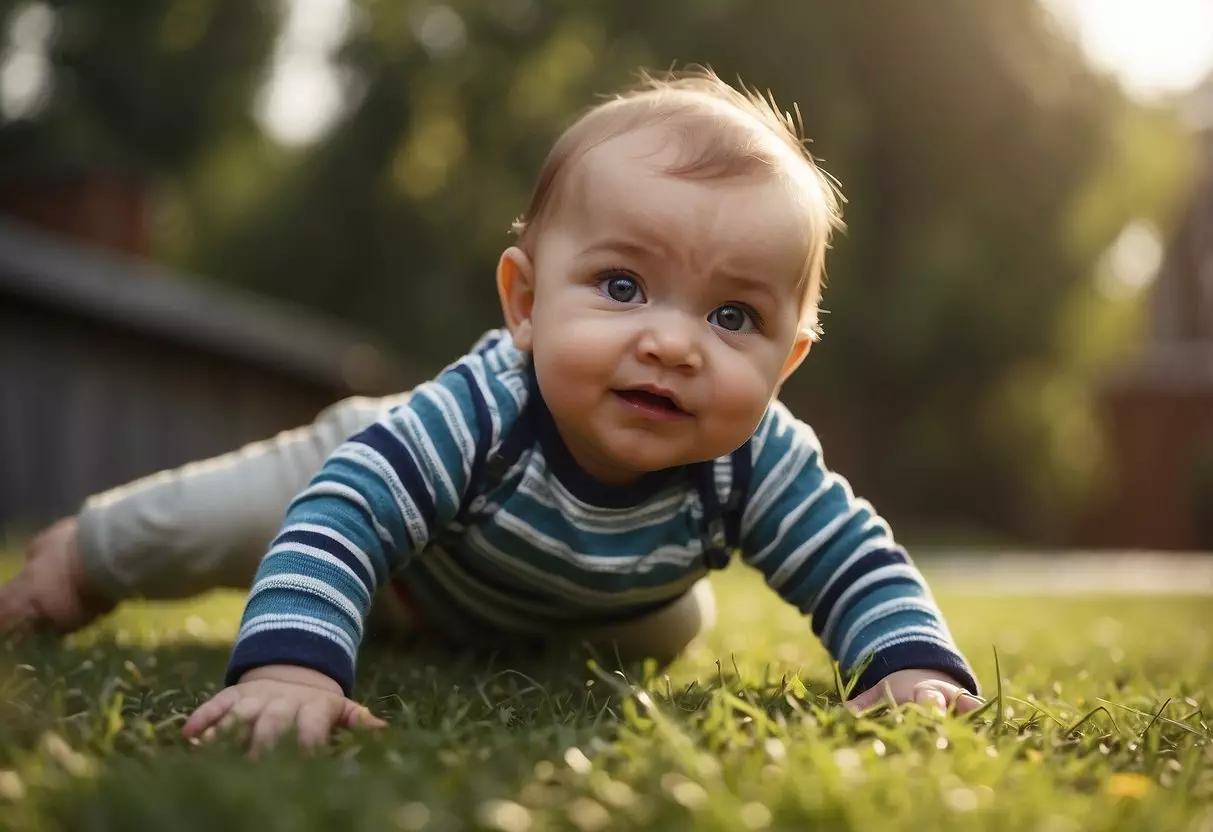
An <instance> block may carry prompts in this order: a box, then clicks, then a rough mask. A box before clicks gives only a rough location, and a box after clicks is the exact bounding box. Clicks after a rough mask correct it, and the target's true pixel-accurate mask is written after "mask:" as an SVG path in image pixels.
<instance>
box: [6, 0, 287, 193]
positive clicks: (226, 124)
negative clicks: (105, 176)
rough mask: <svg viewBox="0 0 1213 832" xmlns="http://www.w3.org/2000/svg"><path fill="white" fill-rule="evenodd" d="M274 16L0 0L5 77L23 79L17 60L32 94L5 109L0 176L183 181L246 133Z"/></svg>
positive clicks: (253, 9) (267, 5)
mask: <svg viewBox="0 0 1213 832" xmlns="http://www.w3.org/2000/svg"><path fill="white" fill-rule="evenodd" d="M277 20H278V12H277V8H276V5H275V4H274V3H271V2H268V1H267V0H123V2H120V3H110V2H105V0H49V1H48V2H29V1H28V0H0V22H2V24H3V31H4V34H5V40H6V42H5V56H6V58H7V59H10V60H9V61H6V63H7V64H8V65H7V66H6V70H7V71H8V72H9V73H12V74H13V75H18V74H21V68H14V67H13V65H12V63H11V58H12V57H13V56H14V54H16V53H24V54H23V56H22V57H24V58H25V62H24V64H23V68H24V75H25V78H24V79H23V83H24V84H31V85H34V86H36V89H37V91H36V93H34V94H33V95H32V96H31V100H29V101H27V102H23V106H22V108H21V112H19V113H5V116H6V118H5V122H4V124H3V129H0V176H13V175H27V174H29V173H31V172H33V171H49V172H59V171H62V170H64V169H74V168H80V167H92V168H96V167H101V168H108V169H113V170H116V171H120V172H122V173H126V174H131V175H137V176H149V177H155V176H160V175H170V176H176V175H181V174H182V173H183V172H184V170H185V169H186V167H187V166H188V165H189V164H190V163H191V162H193V161H194V160H195V159H196V158H197V156H198V155H199V154H200V153H202V152H204V151H205V149H206V148H208V147H210V146H211V145H213V144H214V142H215V141H216V139H217V138H219V137H221V136H223V135H225V134H226V133H228V132H230V131H232V130H233V129H239V128H241V127H243V128H248V127H251V126H252V119H251V115H250V102H251V100H252V94H253V92H254V91H255V90H256V88H257V85H258V84H259V82H260V75H261V71H262V67H263V64H264V62H265V60H266V58H267V56H268V54H269V47H270V44H271V43H272V39H273V35H274V32H275V30H276V27H277ZM43 68H45V69H43ZM19 83H21V82H19Z"/></svg>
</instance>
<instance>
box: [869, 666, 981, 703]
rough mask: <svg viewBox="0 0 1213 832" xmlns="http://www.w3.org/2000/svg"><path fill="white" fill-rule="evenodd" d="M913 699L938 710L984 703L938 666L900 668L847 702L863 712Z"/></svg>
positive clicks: (908, 701)
mask: <svg viewBox="0 0 1213 832" xmlns="http://www.w3.org/2000/svg"><path fill="white" fill-rule="evenodd" d="M910 702H913V703H915V704H918V705H922V706H924V707H929V708H934V709H935V710H937V711H941V712H943V711H947V710H948V708H955V709H956V713H959V714H963V713H968V712H969V711H972V710H976V709H977V708H979V707H981V706H982V704H983V702H982V700H981V698H979V697H977V696H974V695H973V694H971V693H969V692H968V691H966V690H965V689H964V688H962V687H960V686H959V685H957V684H956V682H955V681H954V680H953V679H952V678H951V677H949V676H948V675H947V674H946V673H941V672H939V671H938V670H898V671H896V672H895V673H890V674H889V675H888V676H886V677H884V678H883V679H881V680H880V681H879V682H878V683H876V684H875V685H873V686H872V687H870V688H868V689H867V690H866V691H864V692H863V693H861V694H859V695H858V696H856V697H855V698H854V699H851V700H850V701H848V702H847V708H848V710H850V711H851V712H852V713H856V714H857V713H861V712H863V711H866V710H867V709H868V708H871V707H872V706H874V705H879V704H881V703H888V704H892V705H904V704H907V703H910Z"/></svg>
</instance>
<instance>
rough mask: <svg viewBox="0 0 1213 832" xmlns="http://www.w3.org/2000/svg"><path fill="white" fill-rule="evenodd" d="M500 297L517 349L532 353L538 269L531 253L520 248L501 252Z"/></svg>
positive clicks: (498, 269) (503, 312)
mask: <svg viewBox="0 0 1213 832" xmlns="http://www.w3.org/2000/svg"><path fill="white" fill-rule="evenodd" d="M497 295H498V297H500V298H501V312H502V314H503V315H504V316H505V325H506V327H508V328H509V330H510V335H512V336H513V337H514V346H516V347H517V348H518V349H520V350H522V351H523V352H528V351H529V350H530V349H531V344H532V343H533V342H534V337H533V329H532V326H531V311H532V310H533V309H534V306H535V268H534V266H533V265H532V263H531V258H530V257H528V256H527V253H526V252H525V251H523V250H522V249H520V248H518V247H517V246H510V247H509V248H507V249H506V250H505V251H503V252H501V259H500V260H498V261H497Z"/></svg>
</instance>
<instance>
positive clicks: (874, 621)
mask: <svg viewBox="0 0 1213 832" xmlns="http://www.w3.org/2000/svg"><path fill="white" fill-rule="evenodd" d="M751 448H752V453H753V463H754V474H753V477H752V481H751V486H750V489H749V494H748V495H747V501H746V506H745V509H744V512H743V515H742V540H741V543H742V549H743V552H744V554H743V557H744V559H745V561H746V562H747V563H749V564H751V565H752V566H754V567H756V568H757V569H759V570H760V571H761V572H762V573H763V575H764V576H765V578H766V580H767V583H768V584H769V585H770V586H771V587H772V588H773V589H775V590H776V591H777V592H778V593H779V594H780V595H781V596H782V597H783V598H784V599H785V600H787V601H788V602H789V603H791V604H793V605H795V606H796V607H797V608H798V609H799V610H801V612H803V613H805V614H806V615H809V616H811V618H812V627H813V632H814V633H815V634H816V635H817V636H818V637H819V638H820V639H821V640H822V643H823V644H824V645H825V647H826V649H827V650H828V651H829V652H830V655H831V656H833V658H834V659H835V661H837V662H838V663H839V664H840V665H841V667H842V670H843V673H844V674H847V675H849V674H851V673H852V672H853V671H854V670H855V669H856V668H858V667H859V666H860V665H861V664H862V663H863V662H864V661H865V660H867V659H868V658H869V657H870V658H871V662H870V663H869V664H868V666H867V668H866V670H864V672H863V673H862V674H861V676H860V678H859V680H858V685H857V687H856V689H855V690H856V692H859V691H862V690H866V689H868V688H870V687H872V686H873V685H875V684H876V683H877V682H879V681H880V680H881V679H883V678H884V677H885V676H887V675H888V674H890V673H893V672H895V671H898V670H906V669H910V668H919V669H924V670H937V671H941V672H943V673H946V674H948V675H949V676H951V677H952V678H954V679H955V680H956V681H957V683H958V684H960V685H961V686H962V687H964V688H966V689H967V690H969V691H970V692H972V693H977V692H978V685H977V680H976V678H975V677H974V675H973V672H972V669H971V668H970V667H969V664H968V662H967V661H966V660H965V658H964V657H963V656H962V655H961V653H960V651H959V650H958V649H957V648H956V646H955V644H954V642H953V640H952V636H951V634H950V633H949V631H948V628H947V625H946V623H945V622H944V619H943V615H942V614H941V613H940V611H939V607H938V606H937V605H936V603H935V600H934V598H933V597H932V596H931V592H930V590H929V589H928V587H927V585H926V583H925V581H924V580H923V577H922V574H921V573H920V572H919V571H918V569H917V567H916V566H915V565H914V563H913V561H912V560H911V558H910V556H909V555H908V554H907V553H906V551H905V550H904V549H903V548H902V547H901V546H899V545H897V544H896V543H895V542H894V540H893V536H892V533H891V531H890V529H889V526H888V524H887V523H886V522H885V521H884V520H883V519H882V518H881V517H879V516H878V515H877V514H876V512H875V511H874V510H873V508H872V506H871V505H870V504H869V503H867V502H866V501H864V500H860V499H856V497H855V496H854V495H853V494H852V493H851V488H850V486H849V485H848V483H847V482H846V480H845V479H843V478H842V477H840V476H838V475H837V474H835V473H832V472H831V471H829V470H827V469H826V467H825V465H824V463H823V461H822V453H821V446H820V444H819V442H818V440H817V436H816V435H815V434H814V432H813V430H812V429H811V428H810V427H809V426H808V425H806V424H805V423H803V422H801V421H799V420H797V419H796V418H795V417H794V416H792V414H791V413H790V412H788V410H787V409H786V408H785V407H784V406H783V405H782V404H780V403H778V402H776V403H774V404H772V406H771V407H770V408H769V409H768V411H767V414H766V416H765V417H764V418H763V421H762V423H761V424H760V425H759V428H758V431H757V432H756V433H755V435H754V439H753V440H752V443H751Z"/></svg>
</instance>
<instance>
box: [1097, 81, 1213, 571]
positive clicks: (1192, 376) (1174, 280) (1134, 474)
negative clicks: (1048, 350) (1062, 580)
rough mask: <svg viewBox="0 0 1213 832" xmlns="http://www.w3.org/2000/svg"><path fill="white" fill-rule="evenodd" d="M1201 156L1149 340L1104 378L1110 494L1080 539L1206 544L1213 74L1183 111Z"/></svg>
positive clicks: (1209, 539) (1211, 407)
mask: <svg viewBox="0 0 1213 832" xmlns="http://www.w3.org/2000/svg"><path fill="white" fill-rule="evenodd" d="M1185 115H1186V116H1187V120H1188V123H1189V124H1190V125H1191V127H1192V129H1193V130H1194V131H1195V133H1196V138H1197V141H1198V145H1199V163H1198V166H1197V171H1196V178H1195V181H1194V183H1193V188H1192V191H1191V194H1192V196H1191V200H1190V203H1189V204H1188V206H1187V209H1186V212H1185V214H1184V218H1183V220H1182V223H1181V225H1180V227H1179V228H1178V229H1177V233H1176V234H1175V236H1174V238H1173V239H1172V240H1170V241H1169V244H1168V247H1167V253H1166V257H1165V260H1164V263H1163V266H1162V270H1161V272H1160V273H1159V275H1158V279H1157V281H1156V283H1155V286H1154V294H1153V296H1152V298H1151V301H1152V319H1151V329H1150V334H1149V340H1148V342H1147V343H1146V345H1145V346H1144V348H1143V350H1142V351H1141V354H1140V355H1139V356H1138V358H1137V360H1136V361H1135V362H1134V363H1133V364H1132V365H1131V366H1130V367H1128V368H1126V370H1125V371H1124V372H1123V373H1121V374H1119V375H1117V376H1116V377H1115V378H1113V379H1111V380H1110V383H1109V385H1108V387H1107V389H1106V390H1105V396H1104V402H1103V403H1104V412H1105V418H1106V426H1107V430H1108V440H1109V443H1110V446H1111V450H1112V455H1113V461H1114V465H1115V483H1114V489H1113V494H1112V497H1111V500H1110V501H1109V503H1108V504H1107V505H1105V506H1104V507H1103V508H1102V509H1101V510H1100V511H1099V512H1097V514H1096V516H1095V517H1094V518H1093V519H1092V522H1090V523H1089V524H1087V525H1086V527H1085V528H1084V530H1083V533H1082V535H1081V537H1082V538H1083V540H1082V542H1083V543H1087V544H1091V545H1108V546H1117V547H1126V546H1128V547H1149V548H1160V549H1205V550H1210V549H1213V77H1210V78H1209V80H1208V81H1206V82H1205V84H1204V85H1203V86H1202V87H1201V89H1200V90H1198V91H1197V93H1196V94H1195V95H1194V96H1193V97H1192V98H1191V100H1190V101H1189V102H1188V106H1187V107H1186V108H1185Z"/></svg>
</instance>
